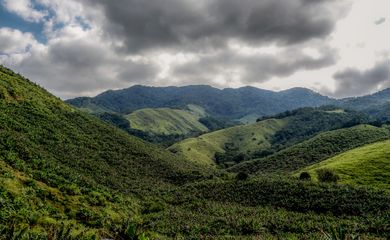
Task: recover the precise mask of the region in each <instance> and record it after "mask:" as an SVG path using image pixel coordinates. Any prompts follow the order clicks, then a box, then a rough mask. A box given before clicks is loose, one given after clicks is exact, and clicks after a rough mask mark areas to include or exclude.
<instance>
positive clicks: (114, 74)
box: [18, 39, 157, 98]
mask: <svg viewBox="0 0 390 240" xmlns="http://www.w3.org/2000/svg"><path fill="white" fill-rule="evenodd" d="M122 57H123V56H118V55H117V54H116V52H114V51H113V50H112V49H109V48H107V46H106V45H104V44H101V43H99V42H94V40H93V39H72V40H62V41H58V42H54V43H51V44H49V45H48V46H47V49H46V51H43V52H32V54H31V56H30V57H29V58H26V59H24V60H23V61H22V62H21V63H20V65H19V66H18V70H19V71H21V72H22V73H23V74H25V75H26V76H29V77H31V78H32V79H36V80H37V81H38V82H39V83H40V84H42V85H43V86H45V87H47V88H48V89H50V90H52V91H54V93H55V94H57V95H59V96H62V97H64V98H70V97H76V96H80V95H91V94H92V95H93V94H97V93H98V92H101V91H104V90H106V89H113V88H124V87H128V86H130V85H133V84H140V83H144V84H147V83H148V81H149V80H152V79H154V78H155V74H156V72H157V69H156V68H155V66H154V65H152V64H146V63H140V62H136V61H132V60H124V59H123V58H122Z"/></svg>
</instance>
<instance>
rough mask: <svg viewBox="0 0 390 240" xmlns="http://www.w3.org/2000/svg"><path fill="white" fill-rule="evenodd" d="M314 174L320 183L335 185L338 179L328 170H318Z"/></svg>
mask: <svg viewBox="0 0 390 240" xmlns="http://www.w3.org/2000/svg"><path fill="white" fill-rule="evenodd" d="M316 172H317V177H318V181H320V182H328V183H331V182H333V183H336V182H337V181H338V180H339V179H340V177H339V176H338V175H337V174H336V173H335V172H333V171H332V170H330V169H326V168H323V169H318V170H317V171H316Z"/></svg>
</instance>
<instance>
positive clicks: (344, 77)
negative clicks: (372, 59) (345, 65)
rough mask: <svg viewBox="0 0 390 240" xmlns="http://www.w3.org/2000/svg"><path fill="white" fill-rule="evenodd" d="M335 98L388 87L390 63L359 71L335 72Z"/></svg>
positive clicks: (389, 85)
mask: <svg viewBox="0 0 390 240" xmlns="http://www.w3.org/2000/svg"><path fill="white" fill-rule="evenodd" d="M333 77H334V79H335V80H336V84H337V85H336V92H335V95H336V96H356V95H362V94H366V93H367V92H372V91H374V90H378V89H381V88H385V87H390V61H383V62H379V63H377V64H376V65H375V66H374V67H373V68H371V69H367V70H365V71H361V70H358V69H354V68H349V69H345V70H343V71H340V72H337V73H336V74H335V75H334V76H333Z"/></svg>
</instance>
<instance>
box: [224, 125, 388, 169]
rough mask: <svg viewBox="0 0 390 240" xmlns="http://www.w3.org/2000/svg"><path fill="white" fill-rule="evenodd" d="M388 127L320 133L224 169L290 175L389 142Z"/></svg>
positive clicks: (356, 128)
mask: <svg viewBox="0 0 390 240" xmlns="http://www.w3.org/2000/svg"><path fill="white" fill-rule="evenodd" d="M389 138H390V131H389V129H388V128H385V127H383V128H378V127H374V126H371V125H359V126H355V127H351V128H344V129H338V130H334V131H329V132H324V133H320V134H318V135H317V136H315V137H313V138H311V139H309V140H306V141H304V142H302V143H299V144H296V145H293V146H291V147H289V148H287V149H284V150H282V151H280V152H277V153H275V154H273V155H270V156H268V157H264V158H260V159H254V160H251V161H247V162H243V163H240V164H237V165H235V166H233V167H232V168H230V169H228V170H229V171H232V172H247V173H252V174H253V173H257V174H259V173H276V172H284V173H288V172H292V171H295V170H298V169H300V168H302V167H306V166H308V165H311V164H314V163H317V162H320V161H322V160H325V159H327V158H330V157H332V156H334V155H336V154H339V153H342V152H344V151H348V150H350V149H353V148H356V147H359V146H362V145H365V144H369V143H373V142H376V141H380V140H384V139H389Z"/></svg>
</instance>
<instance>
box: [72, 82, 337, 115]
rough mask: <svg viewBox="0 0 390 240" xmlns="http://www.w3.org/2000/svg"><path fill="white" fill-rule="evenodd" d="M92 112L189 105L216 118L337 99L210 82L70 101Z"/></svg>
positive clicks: (137, 89)
mask: <svg viewBox="0 0 390 240" xmlns="http://www.w3.org/2000/svg"><path fill="white" fill-rule="evenodd" d="M67 102H68V103H69V104H71V105H73V106H76V107H78V108H84V109H88V110H89V111H92V112H107V111H111V112H116V113H120V114H129V113H131V112H133V111H135V110H138V109H142V108H162V107H171V108H181V107H185V106H186V105H188V104H195V105H199V106H201V107H203V108H204V109H205V110H206V112H207V113H208V114H210V115H212V116H214V117H219V118H227V119H239V118H242V117H245V116H246V115H250V114H256V115H258V116H265V115H271V114H275V113H279V112H283V111H287V110H292V109H296V108H300V107H309V106H310V107H316V106H321V105H328V104H333V103H334V102H335V100H334V99H331V98H329V97H326V96H322V95H321V94H319V93H316V92H314V91H312V90H309V89H305V88H292V89H289V90H286V91H280V92H274V91H269V90H264V89H259V88H255V87H242V88H237V89H233V88H225V89H222V90H221V89H217V88H214V87H211V86H207V85H192V86H184V87H147V86H140V85H136V86H133V87H130V88H127V89H122V90H109V91H106V92H104V93H102V94H99V95H97V96H96V97H92V98H90V97H81V98H75V99H71V100H68V101H67Z"/></svg>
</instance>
